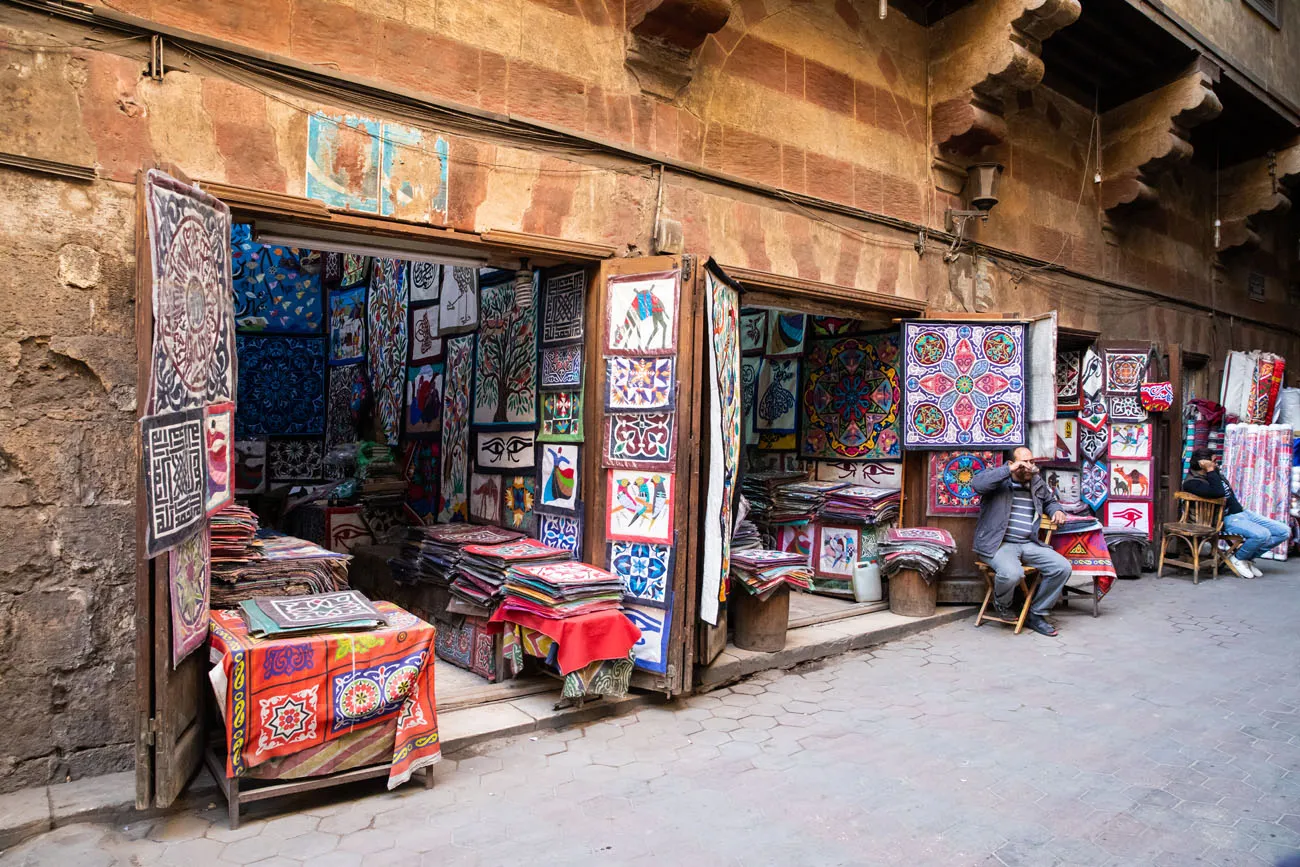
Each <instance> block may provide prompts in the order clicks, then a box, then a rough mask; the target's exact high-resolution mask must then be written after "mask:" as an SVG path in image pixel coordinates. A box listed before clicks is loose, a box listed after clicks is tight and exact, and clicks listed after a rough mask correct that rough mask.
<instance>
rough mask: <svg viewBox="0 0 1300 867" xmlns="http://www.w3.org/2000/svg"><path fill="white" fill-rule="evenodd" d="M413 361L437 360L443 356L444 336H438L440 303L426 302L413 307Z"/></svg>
mask: <svg viewBox="0 0 1300 867" xmlns="http://www.w3.org/2000/svg"><path fill="white" fill-rule="evenodd" d="M410 335H411V339H410V344H411V363H412V364H419V363H420V362H422V361H435V360H437V359H439V358H441V357H442V338H441V337H439V336H438V305H437V304H424V305H421V306H419V307H412V308H411V330H410Z"/></svg>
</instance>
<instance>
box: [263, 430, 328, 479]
mask: <svg viewBox="0 0 1300 867" xmlns="http://www.w3.org/2000/svg"><path fill="white" fill-rule="evenodd" d="M266 467H267V479H268V481H270V482H273V483H275V482H284V483H312V482H319V481H320V480H321V479H323V478H325V451H324V445H323V444H322V443H321V440H320V438H318V437H272V439H271V440H270V442H269V443H268V445H267V450H266Z"/></svg>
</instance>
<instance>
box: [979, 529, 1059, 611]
mask: <svg viewBox="0 0 1300 867" xmlns="http://www.w3.org/2000/svg"><path fill="white" fill-rule="evenodd" d="M1038 529H1039V530H1043V531H1046V533H1047V535H1046V536H1044V537H1043V541H1044V542H1048V543H1050V542H1051V541H1052V530H1053V529H1054V528H1053V527H1052V522H1051V520H1050V519H1049V518H1048V517H1047V516H1046V515H1044V516H1043V519H1042V521H1041V522H1039V524H1038ZM975 566H976V568H978V569H979V570H980V575H981V576H982V577H983V578H984V604H982V605H981V606H980V613H979V614H977V615H975V625H976V626H979V625H981V624H982V623H984V621H986V620H992V621H993V622H994V623H1005V624H1007V625H1008V626H1014V627H1015V628H1016V635H1019V634H1020V630H1022V629H1024V628H1025V619H1026V618H1027V617H1029V606H1030V605H1031V604H1033V601H1034V594H1035V593H1036V592H1038V582H1039V581H1041V580H1042V579H1043V576H1042V575H1041V574H1039V572H1038V570H1037V569H1035V568H1034V567H1033V566H1025V567H1024V569H1025V574H1024V575H1023V576H1021V578H1020V589H1021V590H1022V591H1023V592H1024V594H1025V603H1024V604H1023V605H1021V606H1020V616H1018V617H1017V618H1016V619H1015V620H1008V619H1007V618H1005V617H996V616H994V615H992V614H986V613H985V612H986V611H987V610H988V607H989V603H990V602H991V601H992V600H993V590H994V588H995V587H996V583H995V579H996V578H997V573H996V572H995V571H994V570H993V567H992V566H990V565H989V564H987V563H985V562H984V561H982V560H976V561H975Z"/></svg>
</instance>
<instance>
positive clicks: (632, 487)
mask: <svg viewBox="0 0 1300 867" xmlns="http://www.w3.org/2000/svg"><path fill="white" fill-rule="evenodd" d="M605 502H606V504H607V505H606V508H607V509H608V510H609V511H608V514H607V516H606V523H605V535H606V537H607V538H609V539H619V540H623V541H627V542H658V543H662V544H670V543H671V542H672V539H673V475H672V473H656V472H641V471H638V470H609V489H608V498H607V499H606V501H605ZM714 598H716V597H714Z"/></svg>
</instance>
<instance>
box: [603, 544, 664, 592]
mask: <svg viewBox="0 0 1300 867" xmlns="http://www.w3.org/2000/svg"><path fill="white" fill-rule="evenodd" d="M608 548H609V550H608V554H607V558H608V563H609V571H611V572H613V573H614V574H615V575H617V576H618V577H619V578H621V579H622V580H623V595H624V597H626V598H627V599H628V600H629V601H631V602H636V603H639V604H641V605H653V606H655V607H656V608H661V607H663V606H665V605H667V604H668V591H669V588H670V587H671V586H672V580H673V578H672V576H673V546H671V545H650V544H647V543H645V542H610V543H609V545H608Z"/></svg>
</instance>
